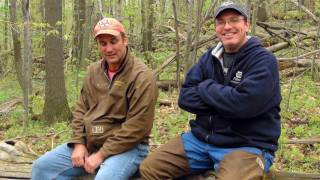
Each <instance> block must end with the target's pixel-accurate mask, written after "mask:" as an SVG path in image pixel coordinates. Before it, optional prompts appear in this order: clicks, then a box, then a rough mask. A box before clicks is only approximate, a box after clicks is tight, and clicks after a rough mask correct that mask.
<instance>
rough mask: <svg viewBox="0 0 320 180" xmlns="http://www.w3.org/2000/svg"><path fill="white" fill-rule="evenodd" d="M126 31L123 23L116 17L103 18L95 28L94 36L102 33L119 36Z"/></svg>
mask: <svg viewBox="0 0 320 180" xmlns="http://www.w3.org/2000/svg"><path fill="white" fill-rule="evenodd" d="M121 32H122V33H125V30H124V27H123V25H122V24H121V23H120V22H119V21H118V20H116V19H114V18H103V19H101V20H100V21H99V22H98V23H97V24H96V25H95V26H94V29H93V36H94V38H97V36H99V35H100V34H110V35H113V36H118V35H119V34H120V33H121Z"/></svg>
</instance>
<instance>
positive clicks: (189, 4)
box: [184, 0, 193, 74]
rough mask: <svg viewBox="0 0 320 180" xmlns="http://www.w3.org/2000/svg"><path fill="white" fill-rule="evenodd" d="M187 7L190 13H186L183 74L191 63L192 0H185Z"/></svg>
mask: <svg viewBox="0 0 320 180" xmlns="http://www.w3.org/2000/svg"><path fill="white" fill-rule="evenodd" d="M186 4H187V9H188V11H189V12H190V13H188V27H189V28H188V30H187V43H186V52H185V55H184V57H185V62H184V74H186V73H187V72H188V71H189V69H190V67H191V66H192V64H193V60H192V57H191V44H192V20H193V16H192V13H191V12H192V10H193V0H186Z"/></svg>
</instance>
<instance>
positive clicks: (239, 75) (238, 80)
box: [232, 71, 242, 83]
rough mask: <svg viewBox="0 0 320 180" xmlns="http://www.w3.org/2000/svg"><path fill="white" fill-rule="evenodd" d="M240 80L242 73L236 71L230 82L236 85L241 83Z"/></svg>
mask: <svg viewBox="0 0 320 180" xmlns="http://www.w3.org/2000/svg"><path fill="white" fill-rule="evenodd" d="M241 79H242V72H241V71H237V73H236V76H235V77H233V79H232V80H233V81H235V82H237V83H239V82H240V81H241Z"/></svg>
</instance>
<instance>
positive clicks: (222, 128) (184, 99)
mask: <svg viewBox="0 0 320 180" xmlns="http://www.w3.org/2000/svg"><path fill="white" fill-rule="evenodd" d="M221 49H223V47H216V48H214V49H210V50H209V51H208V52H206V53H205V54H203V55H202V57H201V58H200V60H199V61H198V63H197V64H195V65H194V66H193V67H192V68H191V69H190V71H189V72H188V74H187V76H186V79H185V82H184V84H183V86H182V89H181V91H180V96H179V106H180V107H181V108H182V109H184V110H186V111H188V112H191V113H193V114H196V119H195V120H192V121H190V126H191V131H192V133H193V134H194V135H195V136H196V137H197V138H198V139H200V140H203V141H205V142H207V143H210V144H213V145H216V146H219V147H241V146H253V147H258V148H261V149H265V150H268V151H270V152H274V151H276V150H277V145H278V143H277V141H278V138H279V136H280V115H279V112H280V107H279V105H280V101H281V94H280V85H279V74H278V68H277V62H276V58H275V57H274V55H273V54H272V53H271V52H269V51H267V50H266V49H265V48H263V47H262V45H261V43H260V41H259V40H258V39H256V38H254V37H251V38H250V39H249V40H248V41H247V42H246V43H245V44H244V45H243V46H242V47H241V48H240V50H239V52H238V53H237V54H236V58H235V61H234V63H233V65H232V66H231V67H230V68H229V69H228V71H227V73H224V68H223V66H222V63H221V61H220V60H219V58H220V56H221V53H222V50H221ZM219 51H220V52H219Z"/></svg>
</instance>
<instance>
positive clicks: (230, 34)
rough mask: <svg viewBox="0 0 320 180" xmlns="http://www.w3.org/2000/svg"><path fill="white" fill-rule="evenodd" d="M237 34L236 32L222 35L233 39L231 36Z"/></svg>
mask: <svg viewBox="0 0 320 180" xmlns="http://www.w3.org/2000/svg"><path fill="white" fill-rule="evenodd" d="M235 34H236V33H235V32H228V33H223V34H222V35H223V36H226V37H231V36H233V35H235Z"/></svg>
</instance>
